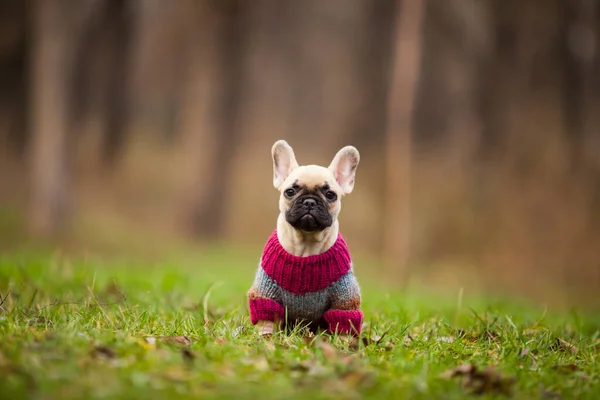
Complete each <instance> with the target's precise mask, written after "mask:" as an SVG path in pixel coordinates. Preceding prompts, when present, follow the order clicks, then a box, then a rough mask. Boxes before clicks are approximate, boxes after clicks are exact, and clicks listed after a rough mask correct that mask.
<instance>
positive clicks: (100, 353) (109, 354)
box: [91, 346, 117, 359]
mask: <svg viewBox="0 0 600 400" xmlns="http://www.w3.org/2000/svg"><path fill="white" fill-rule="evenodd" d="M91 355H92V357H94V358H107V359H112V358H115V357H116V356H117V352H116V351H114V350H113V349H111V348H110V347H106V346H96V347H94V348H93V349H92V351H91Z"/></svg>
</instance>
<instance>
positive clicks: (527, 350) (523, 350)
mask: <svg viewBox="0 0 600 400" xmlns="http://www.w3.org/2000/svg"><path fill="white" fill-rule="evenodd" d="M528 354H529V349H528V348H527V347H524V348H522V349H521V351H519V357H525V356H526V355H528Z"/></svg>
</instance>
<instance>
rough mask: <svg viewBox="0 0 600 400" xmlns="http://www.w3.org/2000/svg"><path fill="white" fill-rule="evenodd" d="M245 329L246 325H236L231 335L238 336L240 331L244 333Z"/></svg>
mask: <svg viewBox="0 0 600 400" xmlns="http://www.w3.org/2000/svg"><path fill="white" fill-rule="evenodd" d="M245 331H246V327H245V326H243V325H242V326H238V327H237V328H235V330H234V331H233V334H232V336H233V337H238V336H240V335H241V334H242V333H244V332H245Z"/></svg>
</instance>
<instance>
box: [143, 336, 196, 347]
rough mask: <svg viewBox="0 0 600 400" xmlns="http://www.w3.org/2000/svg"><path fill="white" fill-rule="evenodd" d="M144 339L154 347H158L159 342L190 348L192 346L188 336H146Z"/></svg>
mask: <svg viewBox="0 0 600 400" xmlns="http://www.w3.org/2000/svg"><path fill="white" fill-rule="evenodd" d="M144 339H145V340H146V342H147V343H148V344H149V345H150V346H152V347H153V346H156V342H157V341H163V342H167V343H172V344H180V345H183V346H189V345H190V344H192V341H191V339H190V338H189V337H187V336H146V337H145V338H144Z"/></svg>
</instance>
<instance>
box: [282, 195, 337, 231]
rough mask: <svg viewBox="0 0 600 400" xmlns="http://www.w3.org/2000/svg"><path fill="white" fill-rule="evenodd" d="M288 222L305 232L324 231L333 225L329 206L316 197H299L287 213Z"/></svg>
mask: <svg viewBox="0 0 600 400" xmlns="http://www.w3.org/2000/svg"><path fill="white" fill-rule="evenodd" d="M285 219H286V221H287V222H288V223H289V224H290V225H292V226H293V227H294V228H295V229H299V230H302V231H305V232H316V231H322V230H324V229H325V228H328V227H330V226H331V224H332V223H333V219H332V218H331V215H329V211H328V208H327V204H326V203H325V202H324V201H323V200H322V199H321V198H319V197H317V196H315V195H304V196H300V197H298V198H297V199H296V200H294V202H293V203H292V206H291V208H290V209H289V210H287V211H286V213H285Z"/></svg>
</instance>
